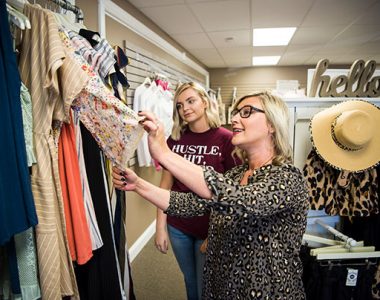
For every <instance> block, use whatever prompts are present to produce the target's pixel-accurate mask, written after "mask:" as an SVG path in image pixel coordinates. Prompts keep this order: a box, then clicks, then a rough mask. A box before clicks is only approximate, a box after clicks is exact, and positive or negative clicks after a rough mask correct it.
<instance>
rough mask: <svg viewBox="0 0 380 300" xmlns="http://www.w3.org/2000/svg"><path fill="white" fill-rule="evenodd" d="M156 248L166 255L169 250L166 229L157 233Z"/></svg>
mask: <svg viewBox="0 0 380 300" xmlns="http://www.w3.org/2000/svg"><path fill="white" fill-rule="evenodd" d="M154 243H155V245H156V248H157V250H158V251H160V252H161V253H163V254H166V253H167V252H168V249H169V236H168V233H167V232H166V230H165V229H160V230H157V231H156V238H155V240H154Z"/></svg>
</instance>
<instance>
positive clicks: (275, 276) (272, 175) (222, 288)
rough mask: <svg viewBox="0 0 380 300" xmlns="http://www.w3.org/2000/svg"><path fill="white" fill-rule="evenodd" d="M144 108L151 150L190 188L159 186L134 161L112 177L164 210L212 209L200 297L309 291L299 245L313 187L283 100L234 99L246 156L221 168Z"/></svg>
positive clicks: (238, 139) (237, 140) (236, 136)
mask: <svg viewBox="0 0 380 300" xmlns="http://www.w3.org/2000/svg"><path fill="white" fill-rule="evenodd" d="M141 115H142V116H145V118H146V119H145V121H144V122H143V125H144V127H145V129H146V130H147V131H148V132H149V135H148V140H149V148H150V152H151V154H152V156H153V157H154V158H156V159H157V160H158V161H159V162H160V163H161V164H162V165H163V166H164V167H165V168H166V169H167V170H168V171H170V173H171V174H173V176H175V177H176V178H178V180H180V181H181V182H183V183H184V184H186V185H187V186H188V188H189V189H190V190H191V191H192V192H188V193H180V192H175V191H168V190H164V189H160V188H158V187H156V186H154V185H152V184H150V183H149V182H147V181H145V180H143V179H141V178H139V177H138V176H136V174H135V173H134V172H133V171H132V170H130V169H125V170H119V169H116V168H115V169H114V172H113V181H114V183H115V184H116V186H117V187H118V188H119V189H122V190H126V191H135V192H136V193H138V194H140V195H141V196H142V197H144V198H145V199H147V200H148V201H150V202H151V203H153V204H154V205H156V206H157V207H159V208H160V209H162V210H163V211H165V213H166V214H167V215H177V216H182V217H186V216H194V215H199V214H202V212H203V211H205V210H206V209H209V210H210V211H211V215H210V228H209V233H208V248H207V255H206V262H205V272H204V278H203V280H204V281H203V283H204V288H203V294H202V298H203V299H271V300H272V299H294V300H300V299H305V293H304V289H303V285H302V278H301V276H302V265H301V260H300V257H299V251H300V247H301V243H302V236H303V234H304V232H305V228H306V216H307V211H308V207H309V204H308V193H307V189H306V185H305V182H304V179H303V176H302V173H301V171H300V170H299V169H297V168H296V167H294V166H293V165H292V164H291V147H290V144H289V140H288V108H287V106H286V104H285V103H284V102H283V101H282V100H281V99H280V98H279V97H277V96H275V95H272V94H271V93H269V92H259V93H254V94H250V95H247V96H244V97H242V98H241V99H239V100H238V101H237V102H236V104H235V107H234V109H233V111H232V119H231V120H232V129H233V138H232V143H233V145H235V146H236V153H237V154H238V155H239V156H240V157H241V158H242V160H243V161H244V163H243V164H242V165H239V166H236V167H235V168H233V169H231V170H229V171H227V172H226V173H224V174H222V173H220V172H217V171H216V170H214V169H213V168H211V167H201V166H197V165H194V164H192V163H191V162H189V161H188V160H185V159H183V158H182V157H180V156H178V155H177V154H175V153H174V152H172V151H170V149H169V148H168V147H167V145H166V143H165V139H164V137H163V133H162V128H161V127H162V126H160V123H159V122H158V120H156V118H155V116H154V115H152V114H151V113H148V112H143V113H142V114H141ZM122 179H124V180H125V181H123V180H122Z"/></svg>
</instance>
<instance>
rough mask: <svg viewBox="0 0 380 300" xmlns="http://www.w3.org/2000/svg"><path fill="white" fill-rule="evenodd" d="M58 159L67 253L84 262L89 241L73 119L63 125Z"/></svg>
mask: <svg viewBox="0 0 380 300" xmlns="http://www.w3.org/2000/svg"><path fill="white" fill-rule="evenodd" d="M58 162H59V174H60V176H59V178H60V181H61V186H62V197H63V201H64V209H65V221H66V222H65V223H66V232H67V240H68V243H69V248H70V255H71V259H72V260H73V261H76V262H77V263H78V264H80V265H83V264H85V263H86V262H87V261H88V260H89V259H90V258H91V257H92V244H91V237H90V228H89V225H88V223H87V218H86V214H85V209H84V200H83V192H82V186H81V180H80V173H79V163H78V156H77V150H76V147H75V132H74V125H73V122H71V123H70V124H63V125H62V128H61V135H60V137H59V143H58Z"/></svg>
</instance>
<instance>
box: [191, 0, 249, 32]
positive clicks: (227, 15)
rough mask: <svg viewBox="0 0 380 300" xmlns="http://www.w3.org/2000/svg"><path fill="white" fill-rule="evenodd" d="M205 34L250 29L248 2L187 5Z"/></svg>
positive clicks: (236, 0) (237, 0)
mask: <svg viewBox="0 0 380 300" xmlns="http://www.w3.org/2000/svg"><path fill="white" fill-rule="evenodd" d="M189 6H190V7H191V9H192V10H193V13H194V14H195V15H196V16H197V18H198V20H199V22H200V24H201V25H202V27H203V28H204V30H205V31H206V32H209V31H225V30H239V29H248V30H249V29H250V27H251V22H250V12H249V0H230V1H217V2H205V3H196V4H191V5H189Z"/></svg>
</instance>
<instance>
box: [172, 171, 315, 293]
mask: <svg viewBox="0 0 380 300" xmlns="http://www.w3.org/2000/svg"><path fill="white" fill-rule="evenodd" d="M247 167H248V166H247V165H246V164H245V165H241V166H237V167H235V168H233V169H231V170H229V171H227V172H226V173H225V174H224V175H222V174H219V173H217V172H215V171H214V170H213V169H212V168H211V167H205V168H204V177H205V179H206V182H207V184H208V187H209V189H210V190H211V191H212V193H213V198H212V199H211V200H206V199H201V198H199V197H197V196H196V195H195V194H193V193H179V192H171V195H170V205H169V208H168V209H167V211H166V213H167V214H170V215H178V216H185V217H186V216H196V215H202V214H203V212H204V211H205V210H206V209H207V208H210V209H211V217H210V227H209V233H208V239H209V242H208V248H207V255H206V264H205V269H204V278H203V282H204V288H203V297H202V298H203V299H223V300H227V299H270V300H274V299H283V300H285V299H288V300H289V299H293V300H300V299H305V294H304V290H303V285H302V279H301V276H302V265H301V261H300V258H299V250H300V246H301V242H302V236H303V234H304V232H305V228H306V216H307V211H308V208H309V204H308V194H307V190H306V186H305V183H304V180H303V177H302V174H301V172H300V170H299V169H297V168H296V167H294V166H291V165H286V164H284V165H281V166H274V165H267V166H263V167H261V168H260V169H257V170H255V171H253V174H252V176H250V177H249V178H248V184H247V185H240V184H239V183H240V181H241V179H242V177H243V174H244V173H245V171H247Z"/></svg>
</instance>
